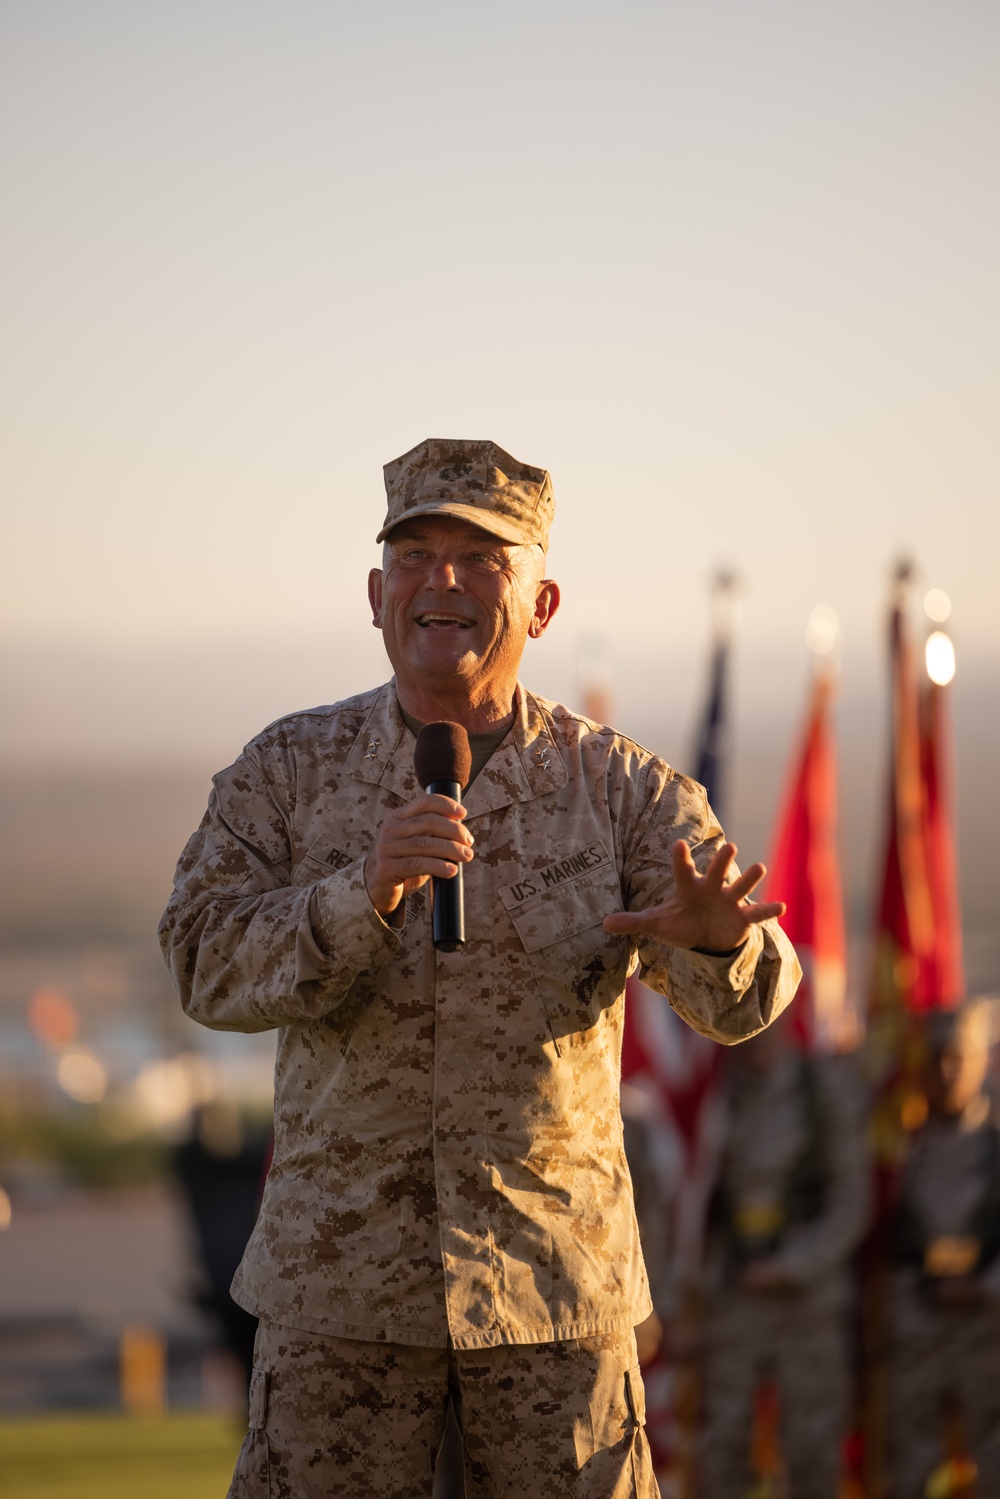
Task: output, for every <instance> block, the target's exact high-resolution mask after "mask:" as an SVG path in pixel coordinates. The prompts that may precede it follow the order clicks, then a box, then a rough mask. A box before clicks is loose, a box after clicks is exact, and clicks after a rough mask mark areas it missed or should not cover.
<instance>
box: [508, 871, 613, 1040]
mask: <svg viewBox="0 0 1000 1499" xmlns="http://www.w3.org/2000/svg"><path fill="white" fill-rule="evenodd" d="M621 907H622V896H621V887H620V885H619V883H618V876H617V874H616V872H615V868H614V865H613V864H611V863H607V864H604V865H602V867H601V868H599V869H595V870H592V871H591V872H590V873H588V874H585V875H582V876H581V877H579V878H578V879H575V880H572V881H567V883H565V884H563V885H559V886H558V887H557V888H556V889H553V890H546V891H544V892H543V893H542V894H540V895H537V896H535V897H534V898H532V899H529V900H527V901H525V902H524V903H523V904H522V905H518V906H514V907H513V908H512V909H510V910H509V911H508V914H509V916H510V919H511V921H512V922H513V924H514V928H515V930H516V932H517V935H518V937H519V938H520V940H521V945H522V946H523V948H524V950H525V952H526V953H527V955H528V959H529V961H530V963H531V967H532V971H533V973H534V976H535V983H536V984H537V986H538V991H539V994H540V995H541V999H542V1003H543V1005H544V1007H545V1012H546V1015H547V1016H548V1021H549V1028H550V1030H551V1032H552V1037H553V1040H554V1041H555V1043H556V1050H557V1051H561V1050H562V1048H563V1047H564V1046H579V1045H583V1044H585V1042H586V1038H587V1033H588V1032H589V1031H591V1030H592V1029H593V1027H594V1026H595V1025H597V1024H598V1022H599V1021H600V1019H601V1016H602V1014H603V1012H604V1011H605V1010H607V1009H609V1008H610V1007H611V1006H612V1005H614V1004H615V1003H616V1002H617V1000H618V998H619V996H620V995H621V993H622V990H623V988H624V987H625V979H626V977H627V975H628V967H629V961H630V957H631V947H630V944H629V940H628V938H627V937H616V936H612V935H611V934H610V933H608V932H606V931H605V930H604V928H603V926H602V922H603V921H604V918H605V916H608V915H610V913H611V912H612V911H620V910H621Z"/></svg>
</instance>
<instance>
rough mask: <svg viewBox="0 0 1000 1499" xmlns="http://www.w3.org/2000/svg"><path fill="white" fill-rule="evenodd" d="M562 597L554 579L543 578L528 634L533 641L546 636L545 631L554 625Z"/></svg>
mask: <svg viewBox="0 0 1000 1499" xmlns="http://www.w3.org/2000/svg"><path fill="white" fill-rule="evenodd" d="M560 597H561V595H560V593H559V584H558V583H557V582H555V580H554V579H553V578H543V579H542V581H541V583H540V584H539V585H538V593H537V595H536V597H535V612H534V614H533V615H532V617H531V624H530V625H529V626H528V634H529V635H530V636H531V638H532V640H537V639H538V638H539V636H540V635H544V634H545V631H546V630H547V629H548V627H549V625H550V624H551V623H552V617H553V615H554V614H555V612H556V610H557V609H558V608H559V600H560Z"/></svg>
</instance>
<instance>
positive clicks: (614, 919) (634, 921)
mask: <svg viewBox="0 0 1000 1499" xmlns="http://www.w3.org/2000/svg"><path fill="white" fill-rule="evenodd" d="M652 914H653V913H652V912H650V911H613V912H612V914H611V915H610V916H605V918H604V930H605V931H606V932H612V933H614V934H615V935H616V936H628V935H630V934H631V933H632V932H644V931H646V929H647V928H648V927H649V925H650V917H651V915H652Z"/></svg>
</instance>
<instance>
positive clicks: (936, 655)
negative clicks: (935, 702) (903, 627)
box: [924, 630, 955, 687]
mask: <svg viewBox="0 0 1000 1499" xmlns="http://www.w3.org/2000/svg"><path fill="white" fill-rule="evenodd" d="M924 656H925V659H926V661H927V675H928V676H929V677H930V679H931V681H932V682H934V683H936V684H937V686H938V687H947V685H948V683H949V682H950V681H951V679H952V677H953V676H954V675H955V647H954V646H953V645H952V643H951V639H950V637H949V636H948V635H946V634H945V633H944V631H943V630H934V631H932V632H931V634H930V635H928V637H927V644H926V646H925V647H924Z"/></svg>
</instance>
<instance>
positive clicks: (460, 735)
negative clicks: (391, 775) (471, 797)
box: [413, 721, 472, 952]
mask: <svg viewBox="0 0 1000 1499" xmlns="http://www.w3.org/2000/svg"><path fill="white" fill-rule="evenodd" d="M413 768H414V770H415V771H416V772H417V780H418V781H419V782H420V784H421V786H422V787H423V788H424V790H425V791H429V792H431V793H432V794H435V795H438V796H450V797H451V799H452V800H453V801H456V802H460V801H461V800H462V790H463V788H464V787H465V786H467V785H468V782H469V776H470V775H471V774H472V751H471V750H470V749H469V736H468V734H467V733H466V731H465V730H464V729H463V728H462V725H461V724H460V723H448V722H446V721H445V722H442V723H425V724H424V726H423V728H422V729H421V730H420V733H419V734H418V735H417V747H416V749H415V750H414V752H413ZM431 934H432V936H433V938H434V946H435V947H436V948H437V949H438V951H439V952H457V951H458V950H459V948H462V947H464V946H465V905H464V902H463V899H462V866H461V864H459V866H458V873H457V874H454V875H452V877H451V879H437V878H436V877H435V876H434V875H431Z"/></svg>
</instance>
